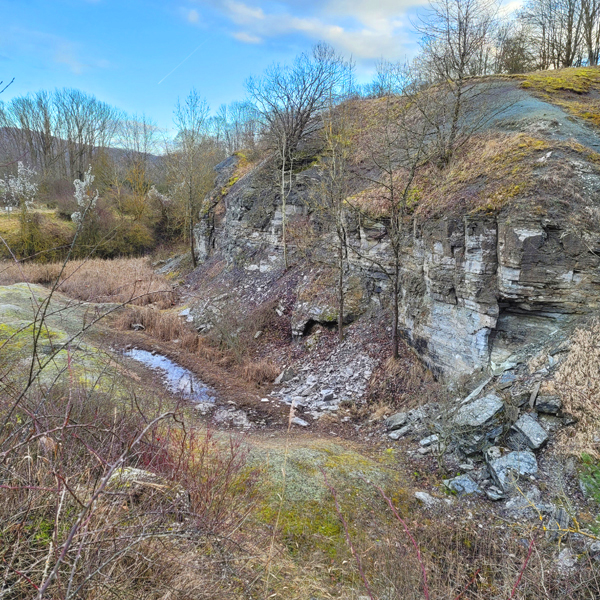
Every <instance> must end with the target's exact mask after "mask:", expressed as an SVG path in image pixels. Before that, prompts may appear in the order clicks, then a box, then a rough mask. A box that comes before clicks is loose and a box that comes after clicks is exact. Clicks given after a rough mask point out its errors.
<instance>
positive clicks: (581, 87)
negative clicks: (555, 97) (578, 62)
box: [521, 67, 600, 94]
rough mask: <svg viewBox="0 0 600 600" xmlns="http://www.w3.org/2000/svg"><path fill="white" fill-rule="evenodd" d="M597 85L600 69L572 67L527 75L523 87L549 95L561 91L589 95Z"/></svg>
mask: <svg viewBox="0 0 600 600" xmlns="http://www.w3.org/2000/svg"><path fill="white" fill-rule="evenodd" d="M596 84H600V68H599V67H577V68H575V67H572V68H569V69H557V70H555V71H541V72H537V73H531V74H528V75H525V80H524V81H523V82H522V83H521V87H523V88H526V89H533V90H536V91H543V92H545V93H547V94H553V93H555V92H560V91H568V92H575V93H576V94H587V93H588V92H589V91H590V90H591V89H593V88H594V86H595V85H596Z"/></svg>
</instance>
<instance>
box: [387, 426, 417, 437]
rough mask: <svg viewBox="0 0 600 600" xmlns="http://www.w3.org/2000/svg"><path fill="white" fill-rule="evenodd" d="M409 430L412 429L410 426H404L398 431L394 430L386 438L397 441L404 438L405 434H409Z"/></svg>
mask: <svg viewBox="0 0 600 600" xmlns="http://www.w3.org/2000/svg"><path fill="white" fill-rule="evenodd" d="M411 429H412V426H411V425H405V426H404V427H401V428H400V429H394V431H392V432H390V433H388V437H389V438H390V439H391V440H399V439H400V438H401V437H404V436H405V435H406V434H407V433H409V432H410V430H411Z"/></svg>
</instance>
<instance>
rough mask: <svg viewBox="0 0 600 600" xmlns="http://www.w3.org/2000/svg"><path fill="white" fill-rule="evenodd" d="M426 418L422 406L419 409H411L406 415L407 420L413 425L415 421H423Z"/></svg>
mask: <svg viewBox="0 0 600 600" xmlns="http://www.w3.org/2000/svg"><path fill="white" fill-rule="evenodd" d="M426 418H427V410H426V409H425V407H424V406H420V407H419V408H413V409H412V410H411V411H410V412H409V413H408V420H409V421H412V422H413V423H414V422H415V421H423V420H424V419H426Z"/></svg>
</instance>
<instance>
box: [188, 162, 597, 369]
mask: <svg viewBox="0 0 600 600" xmlns="http://www.w3.org/2000/svg"><path fill="white" fill-rule="evenodd" d="M549 157H551V158H549ZM543 161H544V162H543V163H540V167H539V169H537V171H539V172H537V171H536V172H535V173H534V175H533V177H534V178H538V180H539V181H540V182H542V181H546V180H548V178H550V177H551V176H552V171H553V170H554V169H557V168H562V167H564V165H568V166H569V169H570V173H572V176H571V179H572V181H571V182H570V184H571V185H572V187H573V189H574V190H576V192H573V193H574V194H576V196H577V201H576V202H574V204H573V207H571V206H568V200H567V201H565V200H564V194H563V197H562V199H561V200H560V201H559V200H556V199H555V198H546V197H543V196H544V194H547V191H546V190H547V186H546V187H544V186H543V185H540V188H539V189H540V191H539V192H536V190H535V186H534V187H533V191H530V192H529V198H527V199H524V198H519V199H518V202H515V203H513V204H510V205H505V206H504V207H503V208H501V209H499V210H495V211H488V212H484V211H479V212H477V211H472V210H471V211H470V210H469V209H468V207H467V208H464V209H462V210H455V211H453V213H452V214H447V215H441V216H436V217H430V218H428V219H420V220H419V219H417V220H416V221H415V223H414V226H413V227H412V229H411V230H410V231H407V232H406V234H405V237H404V244H403V260H402V299H401V321H402V324H403V329H404V332H405V335H406V338H407V339H408V341H409V342H410V344H411V345H412V346H413V347H414V348H415V349H416V351H417V352H418V353H419V355H420V356H421V357H422V358H423V360H424V361H425V362H426V363H427V364H428V365H429V366H430V367H431V368H432V369H434V370H436V371H438V372H443V373H446V374H450V375H458V374H462V373H471V372H473V371H476V370H481V369H486V368H491V369H492V370H502V369H504V368H507V367H509V366H510V365H511V364H514V363H516V362H519V360H520V358H519V356H520V354H521V353H522V351H523V350H524V348H525V347H526V346H528V345H531V344H536V343H539V342H541V341H543V340H544V339H546V338H547V337H548V336H550V335H552V334H553V332H555V331H556V330H558V329H561V328H566V327H569V326H570V325H571V323H572V321H573V320H574V319H576V318H577V317H579V316H581V315H585V314H587V313H589V312H590V311H592V310H595V309H597V308H598V305H599V302H600V270H599V267H600V235H599V234H598V233H597V232H596V233H589V232H585V231H584V228H581V227H578V225H577V223H579V222H581V221H582V220H581V219H579V220H578V218H571V217H572V215H571V214H570V213H571V212H577V213H578V214H580V215H582V216H583V217H586V216H590V215H592V216H593V215H594V214H596V213H597V212H598V208H597V207H596V204H597V202H598V200H599V199H600V172H599V171H598V169H597V167H596V166H595V164H594V163H593V160H591V159H590V160H589V161H587V162H586V161H585V160H584V159H582V158H581V155H579V158H578V157H574V156H569V155H568V153H565V152H562V153H561V152H555V153H554V154H552V153H547V154H546V155H544V157H543ZM538 162H540V161H538ZM237 165H238V159H236V158H235V157H233V158H231V159H228V160H227V161H225V162H224V163H223V164H222V165H220V166H219V167H218V169H217V170H218V177H217V183H216V187H215V191H214V192H213V197H214V198H217V197H219V195H220V196H221V197H222V198H223V207H224V211H222V216H221V217H220V219H217V220H216V221H213V222H209V221H207V220H205V221H204V222H203V223H202V224H201V225H200V226H199V227H198V228H197V231H196V234H197V242H198V243H197V246H198V248H199V249H200V251H199V254H200V256H199V258H200V259H202V260H204V259H206V258H207V256H208V255H209V254H210V253H212V252H216V253H221V254H222V255H224V256H225V257H226V258H227V260H228V261H229V262H230V263H231V264H235V265H236V266H238V267H242V268H244V269H246V270H249V271H253V270H254V271H257V272H260V273H266V272H270V271H275V270H277V269H282V248H281V244H280V240H281V223H282V214H281V207H280V205H279V198H278V191H277V186H276V185H275V181H276V177H275V175H274V173H273V172H272V170H273V167H272V165H269V163H268V161H264V162H263V163H261V164H260V165H258V167H256V168H255V169H253V170H252V171H250V172H249V173H247V174H245V175H243V176H241V177H240V178H239V179H238V178H237V177H236V176H235V173H236V169H237ZM318 181H319V171H318V169H316V168H315V167H308V168H306V169H305V170H303V171H301V172H300V173H298V174H296V175H295V176H294V182H293V189H292V190H291V193H290V195H289V198H288V200H287V210H286V213H287V217H288V223H289V224H290V228H291V229H293V228H295V229H294V231H293V233H294V235H290V239H291V247H292V252H293V249H294V248H299V247H300V246H301V245H302V244H303V243H304V242H305V241H306V239H305V236H306V235H308V231H309V230H308V229H306V232H305V230H303V229H302V227H303V226H305V225H306V223H308V222H309V221H310V219H313V220H314V219H317V218H318V217H316V216H314V215H312V213H311V203H314V200H313V199H314V197H315V193H316V191H315V190H316V189H317V185H316V184H317V183H318ZM557 197H558V196H557ZM534 206H535V210H534V209H533V208H532V207H534ZM596 216H597V215H596ZM594 218H596V217H594ZM316 230H317V232H318V231H319V227H317V228H316ZM314 231H315V228H313V229H312V230H311V232H313V233H314ZM294 236H295V237H294ZM322 239H323V240H325V239H326V237H324V238H322ZM349 245H350V248H351V250H350V252H349V264H350V267H349V269H350V273H348V274H347V275H346V281H347V282H348V291H349V292H350V296H351V297H352V301H351V302H349V303H348V306H347V313H346V314H345V315H344V317H345V320H346V321H350V320H352V319H353V318H355V317H357V316H358V315H359V314H361V312H364V311H365V310H367V309H368V307H369V306H377V307H385V306H386V305H389V288H390V285H389V280H388V278H387V276H386V274H385V273H384V272H383V270H382V269H381V268H380V267H379V266H378V265H382V264H384V265H385V264H387V265H391V260H392V255H391V251H390V247H389V241H388V240H387V238H386V237H385V228H384V227H383V224H382V222H380V221H379V222H378V221H377V220H372V221H366V220H365V219H362V220H361V222H360V224H359V223H354V224H353V225H351V226H350V227H349ZM316 246H317V250H316V252H317V254H318V252H319V249H318V244H317V245H316ZM324 247H325V244H323V248H324ZM323 248H321V252H322V254H324V255H325V258H326V255H327V253H329V254H332V251H331V246H329V248H330V249H329V250H324V249H323ZM352 248H354V249H355V250H360V252H353V251H352ZM317 258H318V259H319V260H317V261H313V262H312V263H311V264H312V266H311V267H310V268H311V269H312V275H311V277H309V280H306V281H303V282H301V287H302V286H304V291H303V289H298V293H297V298H298V300H297V302H296V306H295V308H294V311H293V314H292V329H293V333H294V334H296V335H301V334H302V333H303V332H304V330H305V328H306V327H307V326H308V325H309V324H310V322H311V321H316V322H321V321H322V322H329V323H334V322H335V321H336V319H337V306H336V296H335V285H334V284H332V285H331V286H329V288H328V290H327V292H328V293H323V294H308V293H306V289H309V288H310V285H311V281H312V282H313V283H314V280H315V279H318V277H319V274H320V269H322V266H319V265H322V263H323V262H324V261H323V260H320V259H322V258H323V256H318V257H317ZM294 260H295V261H300V262H302V261H303V260H305V254H303V253H302V252H301V251H297V252H296V255H295V258H294ZM325 262H326V261H325ZM307 264H308V263H307ZM305 279H306V278H305Z"/></svg>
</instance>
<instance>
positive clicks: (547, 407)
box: [535, 396, 562, 415]
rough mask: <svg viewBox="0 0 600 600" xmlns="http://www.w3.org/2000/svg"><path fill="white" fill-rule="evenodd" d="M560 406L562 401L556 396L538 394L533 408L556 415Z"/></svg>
mask: <svg viewBox="0 0 600 600" xmlns="http://www.w3.org/2000/svg"><path fill="white" fill-rule="evenodd" d="M561 408H562V402H561V400H560V398H559V397H558V396H538V399H537V401H536V403H535V410H537V411H538V412H541V413H545V414H548V415H556V414H557V413H558V412H559V411H560V409H561Z"/></svg>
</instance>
